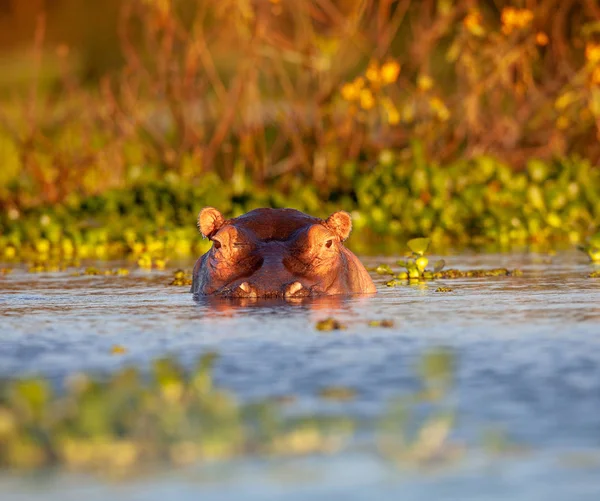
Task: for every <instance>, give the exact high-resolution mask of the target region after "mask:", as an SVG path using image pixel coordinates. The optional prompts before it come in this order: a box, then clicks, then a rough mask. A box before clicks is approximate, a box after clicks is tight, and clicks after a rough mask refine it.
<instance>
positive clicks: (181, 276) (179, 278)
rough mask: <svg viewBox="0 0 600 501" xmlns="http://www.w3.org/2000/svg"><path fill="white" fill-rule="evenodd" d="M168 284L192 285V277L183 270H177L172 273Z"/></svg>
mask: <svg viewBox="0 0 600 501" xmlns="http://www.w3.org/2000/svg"><path fill="white" fill-rule="evenodd" d="M169 285H176V286H181V287H183V286H189V285H192V277H191V275H189V274H188V273H186V272H185V271H184V270H177V271H176V272H175V273H173V280H172V281H171V282H170V283H169Z"/></svg>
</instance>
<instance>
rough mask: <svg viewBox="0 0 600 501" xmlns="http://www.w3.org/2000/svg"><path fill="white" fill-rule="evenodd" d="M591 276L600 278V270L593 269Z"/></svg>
mask: <svg viewBox="0 0 600 501" xmlns="http://www.w3.org/2000/svg"><path fill="white" fill-rule="evenodd" d="M588 277H589V278H600V270H597V271H592V272H591V273H590V274H589V275H588Z"/></svg>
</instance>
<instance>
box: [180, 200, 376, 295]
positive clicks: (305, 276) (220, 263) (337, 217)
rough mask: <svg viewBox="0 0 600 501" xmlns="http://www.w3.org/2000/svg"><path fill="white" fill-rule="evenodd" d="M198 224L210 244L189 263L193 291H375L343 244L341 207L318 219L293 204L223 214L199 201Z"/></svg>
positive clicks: (346, 224) (348, 223)
mask: <svg viewBox="0 0 600 501" xmlns="http://www.w3.org/2000/svg"><path fill="white" fill-rule="evenodd" d="M198 226H199V228H200V231H201V232H202V235H204V236H205V237H208V238H209V239H210V240H211V241H212V243H213V245H212V247H211V249H210V250H209V251H208V252H207V253H206V254H204V255H203V256H202V257H201V258H200V259H198V261H197V262H196V265H195V266H194V272H193V283H192V289H191V292H193V293H194V294H198V295H218V296H224V297H251V298H258V297H268V298H273V297H282V298H294V297H306V296H321V295H333V294H367V293H374V292H375V285H374V284H373V280H371V277H370V276H369V274H368V273H367V271H366V270H365V267H364V266H363V265H362V263H361V262H360V261H359V260H358V258H357V257H356V256H355V255H354V254H353V253H352V252H350V251H349V250H348V249H347V248H346V247H345V246H344V244H343V242H344V240H346V239H347V238H348V236H349V235H350V231H351V230H352V220H351V218H350V214H348V213H347V212H344V211H340V212H335V213H334V214H332V215H331V216H329V217H328V218H327V219H325V220H323V219H319V218H316V217H312V216H309V215H308V214H304V213H303V212H300V211H297V210H294V209H255V210H253V211H250V212H248V213H247V214H244V215H242V216H239V217H236V218H233V219H225V218H224V217H223V215H222V214H221V213H220V212H219V211H218V210H217V209H215V208H213V207H205V208H204V209H202V211H200V214H199V216H198Z"/></svg>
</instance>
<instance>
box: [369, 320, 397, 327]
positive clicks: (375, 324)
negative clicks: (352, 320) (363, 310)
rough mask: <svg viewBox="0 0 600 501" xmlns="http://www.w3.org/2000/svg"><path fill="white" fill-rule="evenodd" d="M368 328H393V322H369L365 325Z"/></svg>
mask: <svg viewBox="0 0 600 501" xmlns="http://www.w3.org/2000/svg"><path fill="white" fill-rule="evenodd" d="M367 325H368V326H369V327H386V328H391V327H394V321H393V320H391V319H383V320H369V323H368V324H367Z"/></svg>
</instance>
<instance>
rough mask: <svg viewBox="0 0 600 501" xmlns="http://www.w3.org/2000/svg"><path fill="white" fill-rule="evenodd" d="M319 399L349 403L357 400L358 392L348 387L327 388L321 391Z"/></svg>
mask: <svg viewBox="0 0 600 501" xmlns="http://www.w3.org/2000/svg"><path fill="white" fill-rule="evenodd" d="M319 397H321V398H323V399H325V400H337V401H349V400H354V399H355V398H356V390H354V389H352V388H348V387H346V386H326V387H325V388H321V390H320V391H319Z"/></svg>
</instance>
